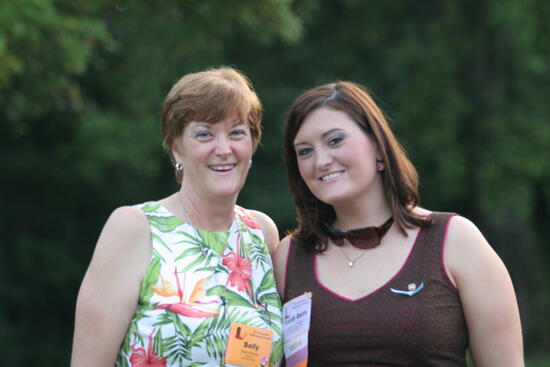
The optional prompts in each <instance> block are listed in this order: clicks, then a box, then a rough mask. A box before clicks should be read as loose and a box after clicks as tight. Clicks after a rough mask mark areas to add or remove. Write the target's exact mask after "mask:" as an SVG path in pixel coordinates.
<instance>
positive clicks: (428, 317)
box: [284, 213, 468, 367]
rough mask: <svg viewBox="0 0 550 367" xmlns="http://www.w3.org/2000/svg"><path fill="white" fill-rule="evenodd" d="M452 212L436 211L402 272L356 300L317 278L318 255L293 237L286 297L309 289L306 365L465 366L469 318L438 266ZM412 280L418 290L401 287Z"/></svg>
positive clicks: (443, 271)
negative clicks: (316, 261) (408, 293)
mask: <svg viewBox="0 0 550 367" xmlns="http://www.w3.org/2000/svg"><path fill="white" fill-rule="evenodd" d="M452 215H453V214H450V213H434V223H433V224H432V225H431V226H428V227H424V228H421V229H420V231H419V233H418V236H417V238H416V240H415V242H414V245H413V247H412V249H411V252H410V254H409V256H408V258H407V260H406V261H405V264H404V265H403V267H402V268H401V270H400V271H399V272H398V273H397V274H396V275H394V277H393V278H392V279H390V280H389V281H388V282H387V283H386V284H384V285H383V286H382V287H380V288H378V289H377V290H376V291H374V292H372V293H371V294H369V295H367V296H365V297H363V298H360V299H357V300H355V301H353V300H350V299H347V298H345V297H342V296H339V295H338V294H336V293H334V292H331V291H329V290H328V289H327V288H325V287H324V286H323V285H322V284H320V283H319V281H318V280H317V278H316V275H315V266H316V265H315V256H314V255H312V254H311V253H308V252H306V251H305V250H304V249H303V248H302V247H301V246H300V244H299V243H297V242H295V241H291V243H290V249H289V253H288V260H287V270H286V280H285V291H284V292H285V294H284V299H285V301H286V300H290V299H292V298H294V297H297V296H299V295H301V294H303V293H304V292H312V293H313V298H312V300H313V303H312V315H311V326H310V330H309V356H308V366H309V367H317V366H466V356H465V351H466V348H467V347H468V334H467V329H466V322H465V320H464V314H463V311H462V306H461V303H460V299H459V296H458V292H457V289H456V288H455V287H454V286H453V285H452V283H451V282H450V280H449V278H448V276H447V274H446V271H445V269H444V266H443V251H444V246H443V243H444V240H445V235H446V232H447V226H448V223H449V219H450V218H451V217H452ZM411 284H415V285H416V290H417V292H416V293H415V294H413V295H411V296H409V295H406V294H402V293H399V292H400V291H405V292H406V291H408V290H409V285H411ZM422 284H423V286H422ZM391 288H393V289H394V290H393V291H392V289H391ZM411 289H412V287H411Z"/></svg>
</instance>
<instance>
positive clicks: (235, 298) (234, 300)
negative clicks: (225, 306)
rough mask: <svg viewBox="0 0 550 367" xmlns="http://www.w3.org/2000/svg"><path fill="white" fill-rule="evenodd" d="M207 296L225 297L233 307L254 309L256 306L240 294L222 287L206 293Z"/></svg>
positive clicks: (216, 287) (218, 286)
mask: <svg viewBox="0 0 550 367" xmlns="http://www.w3.org/2000/svg"><path fill="white" fill-rule="evenodd" d="M206 295H207V296H220V297H221V296H222V295H223V296H224V297H225V299H226V300H227V302H228V303H229V304H230V305H231V306H244V307H251V308H254V305H253V304H252V303H251V302H250V301H249V300H247V299H246V298H244V297H243V296H241V295H240V294H238V293H235V292H233V291H232V290H230V289H226V288H225V287H224V286H222V285H217V286H214V287H212V288H210V289H208V290H207V291H206Z"/></svg>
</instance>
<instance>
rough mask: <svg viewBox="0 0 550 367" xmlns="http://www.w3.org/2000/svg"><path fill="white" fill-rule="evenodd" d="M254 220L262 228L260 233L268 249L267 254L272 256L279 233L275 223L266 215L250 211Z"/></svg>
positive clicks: (277, 242)
mask: <svg viewBox="0 0 550 367" xmlns="http://www.w3.org/2000/svg"><path fill="white" fill-rule="evenodd" d="M250 212H251V213H252V215H254V218H256V220H257V221H258V223H259V224H260V227H262V232H263V234H264V241H265V243H266V245H267V248H268V249H269V254H270V255H272V256H273V253H274V252H275V249H276V248H277V245H278V244H279V231H278V230H277V226H276V225H275V222H273V220H272V219H271V218H270V217H269V216H268V215H267V214H264V213H262V212H259V211H257V210H250Z"/></svg>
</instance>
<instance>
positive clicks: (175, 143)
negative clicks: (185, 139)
mask: <svg viewBox="0 0 550 367" xmlns="http://www.w3.org/2000/svg"><path fill="white" fill-rule="evenodd" d="M181 148H182V147H181V139H173V140H172V142H171V144H170V150H169V152H168V154H169V155H170V160H171V161H172V163H173V164H176V163H181V158H182V154H181V152H182V149H181Z"/></svg>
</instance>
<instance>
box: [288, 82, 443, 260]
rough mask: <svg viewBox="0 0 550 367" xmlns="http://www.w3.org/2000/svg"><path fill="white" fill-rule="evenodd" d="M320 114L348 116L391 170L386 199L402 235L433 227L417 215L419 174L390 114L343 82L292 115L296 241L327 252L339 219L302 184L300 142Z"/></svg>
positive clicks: (308, 95) (302, 101)
mask: <svg viewBox="0 0 550 367" xmlns="http://www.w3.org/2000/svg"><path fill="white" fill-rule="evenodd" d="M319 108H329V109H333V110H337V111H342V112H344V113H346V114H347V115H348V116H349V117H350V118H351V119H352V120H353V121H354V122H355V123H356V124H357V125H358V126H359V127H360V128H361V130H362V131H363V132H364V133H365V134H366V135H367V136H369V137H370V138H372V139H373V140H374V142H375V143H376V146H377V148H378V151H379V154H380V156H381V158H382V160H383V161H384V166H385V170H384V171H381V172H380V174H381V175H382V182H383V186H384V193H385V196H386V200H387V201H388V204H389V206H390V209H391V212H392V215H393V218H394V220H395V222H396V224H397V225H398V226H399V229H400V230H401V231H402V232H403V233H405V228H411V227H412V226H415V225H417V226H422V227H423V226H427V225H429V224H431V223H432V219H431V218H430V217H422V216H420V215H418V214H416V213H414V212H413V208H414V207H415V206H416V205H417V204H418V202H419V196H418V174H417V172H416V169H415V168H414V166H413V164H412V163H411V161H410V160H409V158H408V157H407V154H406V153H405V150H404V149H403V147H402V146H401V144H399V142H398V141H397V139H396V137H395V135H394V134H393V132H392V130H391V129H390V127H389V124H388V122H387V120H386V118H385V116H384V113H383V112H382V110H380V108H379V107H378V106H377V105H376V103H375V102H374V100H373V98H372V97H371V96H370V94H369V93H368V91H367V90H366V88H364V87H362V86H360V85H358V84H355V83H353V82H345V81H339V82H335V83H329V84H325V85H321V86H318V87H315V88H313V89H310V90H308V91H306V92H304V93H303V94H302V95H301V96H299V97H298V98H297V99H296V100H295V101H294V103H293V104H292V106H291V108H290V111H289V115H288V119H287V123H286V127H285V135H284V148H285V152H284V153H285V163H286V171H287V176H288V181H289V185H290V191H291V192H292V195H293V196H294V203H295V205H296V211H297V214H298V228H297V229H296V230H295V231H294V232H292V237H293V238H294V239H296V240H297V241H298V242H299V243H300V244H301V245H302V246H304V247H305V248H306V250H308V251H311V252H323V251H325V250H326V249H327V241H328V239H327V234H326V229H325V224H327V225H331V224H332V223H333V222H334V220H335V218H336V213H335V212H334V208H333V207H332V206H331V205H328V204H326V203H324V202H322V201H320V200H319V199H318V198H317V197H315V195H313V193H312V192H311V191H310V190H309V188H308V187H307V185H306V183H305V182H304V180H303V179H302V176H301V175H300V171H299V169H298V162H297V157H296V151H295V148H294V139H295V138H296V135H297V134H298V131H299V130H300V128H301V126H302V124H303V122H304V120H305V119H306V118H307V116H308V115H309V114H310V113H311V112H313V111H315V110H317V109H319Z"/></svg>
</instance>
